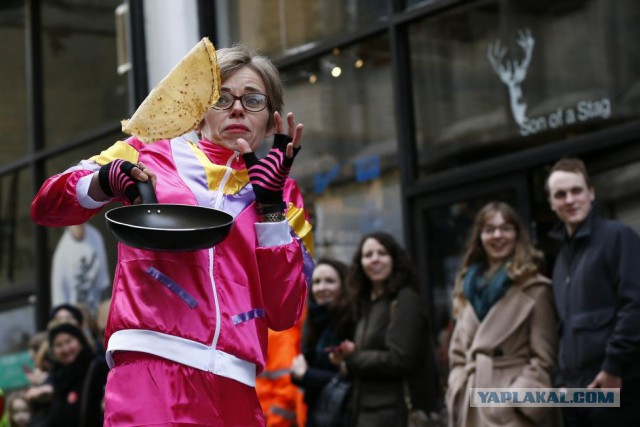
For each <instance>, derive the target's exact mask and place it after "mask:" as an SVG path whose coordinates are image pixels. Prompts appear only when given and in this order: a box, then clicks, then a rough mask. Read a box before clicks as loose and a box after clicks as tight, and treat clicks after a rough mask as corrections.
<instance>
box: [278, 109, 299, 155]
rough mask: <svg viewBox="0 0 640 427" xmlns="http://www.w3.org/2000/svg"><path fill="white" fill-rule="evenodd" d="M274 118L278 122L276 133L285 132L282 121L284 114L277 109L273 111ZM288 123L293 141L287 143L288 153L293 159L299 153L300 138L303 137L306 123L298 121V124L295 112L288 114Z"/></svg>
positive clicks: (288, 132) (289, 133) (288, 133)
mask: <svg viewBox="0 0 640 427" xmlns="http://www.w3.org/2000/svg"><path fill="white" fill-rule="evenodd" d="M273 119H274V121H275V123H276V134H278V133H279V134H283V133H284V124H283V123H282V116H280V113H278V112H277V111H276V112H275V113H273ZM287 124H288V125H289V130H288V131H287V135H288V136H289V138H291V142H290V143H288V144H287V148H286V155H287V157H288V158H290V159H291V158H293V156H294V153H297V152H298V150H299V149H300V140H301V139H302V130H303V129H304V125H303V124H302V123H298V124H297V125H296V121H295V119H294V117H293V113H291V112H289V114H287Z"/></svg>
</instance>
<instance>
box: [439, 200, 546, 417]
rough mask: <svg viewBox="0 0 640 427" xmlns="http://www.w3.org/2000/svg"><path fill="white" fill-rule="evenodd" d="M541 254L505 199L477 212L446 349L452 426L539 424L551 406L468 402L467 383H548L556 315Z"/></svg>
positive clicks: (528, 385) (493, 385)
mask: <svg viewBox="0 0 640 427" xmlns="http://www.w3.org/2000/svg"><path fill="white" fill-rule="evenodd" d="M541 261H542V254H541V253H540V252H539V251H537V250H536V249H535V248H534V247H533V245H532V243H531V239H530V237H529V233H528V232H527V229H526V227H525V226H524V223H523V222H522V220H521V219H520V217H519V216H518V214H517V213H516V212H515V211H514V210H513V208H511V207H510V206H509V205H508V204H506V203H502V202H491V203H488V204H487V205H485V206H484V207H483V208H482V209H480V211H479V212H478V214H477V215H476V218H475V222H474V226H473V229H472V232H471V236H470V238H469V242H468V243H467V248H466V251H465V253H464V256H463V259H462V267H461V269H460V271H459V273H458V276H457V278H456V284H455V290H454V301H453V313H454V317H455V318H456V320H457V322H456V326H455V329H454V331H453V335H452V339H451V344H450V347H449V364H450V368H451V370H450V373H449V379H448V383H449V384H448V389H447V397H446V400H447V408H448V410H449V426H456V427H462V426H464V427H468V426H495V425H500V426H514V427H515V426H535V425H541V424H544V423H545V422H549V421H550V419H549V417H550V411H549V408H543V407H506V406H499V407H470V406H469V394H470V389H471V388H473V387H477V388H531V387H551V386H552V377H551V375H552V370H553V367H554V361H555V356H556V347H557V337H556V332H555V324H556V316H555V312H554V307H553V294H552V289H551V283H550V281H549V280H548V279H547V278H546V277H543V276H542V275H541V274H540V273H539V266H540V263H541Z"/></svg>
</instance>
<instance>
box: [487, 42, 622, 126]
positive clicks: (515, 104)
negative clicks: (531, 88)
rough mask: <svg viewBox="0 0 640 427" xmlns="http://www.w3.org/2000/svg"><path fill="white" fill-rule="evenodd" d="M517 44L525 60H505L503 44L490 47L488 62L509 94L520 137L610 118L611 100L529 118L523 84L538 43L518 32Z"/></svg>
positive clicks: (590, 102)
mask: <svg viewBox="0 0 640 427" xmlns="http://www.w3.org/2000/svg"><path fill="white" fill-rule="evenodd" d="M516 43H517V44H518V45H519V46H520V47H521V48H522V50H524V58H523V59H522V60H521V61H518V60H516V59H509V58H507V60H505V55H506V54H507V48H506V47H504V46H502V45H501V43H500V40H497V41H496V42H495V43H493V44H490V45H489V48H488V49H487V58H488V59H489V62H490V63H491V66H492V67H493V70H494V71H495V72H496V74H497V75H498V76H499V77H500V80H502V82H503V83H504V84H505V85H506V86H507V89H508V90H509V98H510V102H511V113H512V114H513V119H514V120H515V122H516V123H517V124H518V127H519V128H520V135H522V136H527V135H533V134H536V133H538V132H542V131H546V130H548V129H555V128H559V127H561V126H564V125H571V124H574V123H577V122H584V121H587V120H592V119H597V118H602V119H608V118H609V117H611V101H610V100H609V98H602V99H593V100H587V99H585V100H580V101H578V102H577V103H576V104H575V106H572V107H558V108H557V109H556V110H555V111H552V112H551V113H549V114H546V115H541V116H538V117H527V103H526V102H525V98H524V93H523V92H522V83H523V82H524V79H525V78H526V77H527V70H528V68H529V64H530V63H531V58H532V56H533V47H534V45H535V40H534V38H533V37H532V36H531V32H530V31H529V30H520V31H518V39H517V40H516Z"/></svg>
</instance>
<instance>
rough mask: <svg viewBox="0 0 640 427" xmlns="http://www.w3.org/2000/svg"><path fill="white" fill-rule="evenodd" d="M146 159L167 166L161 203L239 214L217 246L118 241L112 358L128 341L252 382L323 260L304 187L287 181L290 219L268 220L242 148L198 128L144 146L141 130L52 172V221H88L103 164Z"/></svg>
mask: <svg viewBox="0 0 640 427" xmlns="http://www.w3.org/2000/svg"><path fill="white" fill-rule="evenodd" d="M114 159H123V160H128V161H130V162H132V163H138V162H143V163H144V164H145V165H146V166H147V167H148V168H149V169H151V170H152V171H154V173H155V174H156V175H157V177H158V180H157V187H156V194H157V197H158V201H159V203H172V204H188V205H199V206H208V207H213V208H216V209H220V210H223V211H225V212H228V213H230V214H231V215H232V216H233V217H234V218H235V222H234V224H233V226H232V228H231V231H230V233H229V235H228V237H227V238H226V239H225V240H224V241H223V242H222V243H220V244H218V245H217V246H215V247H214V248H211V249H204V250H196V251H188V252H154V251H148V250H142V249H135V248H132V247H129V246H126V245H124V244H122V243H119V244H118V263H117V268H116V271H115V275H114V287H113V295H112V302H111V310H110V313H109V319H108V323H107V328H106V332H105V344H106V346H107V359H108V360H109V361H110V363H111V365H113V359H112V357H111V356H112V354H113V352H116V351H122V350H124V351H136V352H143V353H149V354H153V355H155V356H159V357H161V358H164V359H168V360H172V361H175V362H178V363H180V364H183V365H186V366H190V367H193V368H197V369H200V370H203V371H208V372H212V373H214V374H216V375H219V376H222V377H226V378H229V379H232V380H236V381H238V382H240V383H242V384H246V385H248V386H254V385H255V377H256V375H258V374H259V373H260V372H261V371H262V370H263V368H264V364H265V354H266V347H267V328H271V329H274V330H276V331H277V330H283V329H287V328H289V327H291V326H292V325H293V324H294V323H296V322H297V321H298V319H299V318H300V316H301V314H302V311H303V306H304V301H305V297H306V292H307V280H308V279H309V278H310V277H311V272H312V269H313V262H312V255H313V253H312V250H313V249H312V248H313V236H312V230H311V225H310V224H309V222H308V216H307V213H306V211H305V210H304V206H303V200H302V196H301V194H300V191H299V189H298V187H297V185H296V183H295V182H294V181H293V180H292V179H287V181H286V185H285V189H284V199H285V202H286V203H287V205H288V208H287V213H286V217H287V221H283V222H280V223H258V222H257V217H256V213H255V209H254V206H253V205H254V193H253V190H252V188H251V184H250V183H249V179H248V174H247V170H246V167H245V165H244V161H243V159H242V157H241V156H238V153H236V152H234V151H231V150H228V149H226V148H224V147H220V146H218V145H215V144H212V143H210V142H208V141H199V140H198V137H197V136H196V134H195V133H193V132H192V133H189V134H186V135H183V136H181V137H178V138H174V139H172V140H165V141H158V142H155V143H153V144H144V143H142V142H140V141H139V140H138V139H136V138H135V137H132V138H129V139H127V140H126V141H118V142H116V143H115V144H114V145H112V146H111V147H110V148H109V149H107V150H105V151H103V152H102V153H100V154H99V155H97V156H94V157H92V158H91V159H89V160H83V161H82V162H80V163H79V164H78V165H77V166H75V167H72V168H70V169H68V170H67V171H65V172H63V173H61V174H59V175H55V176H52V177H51V178H49V179H48V180H47V181H46V182H45V183H44V184H43V185H42V187H41V189H40V191H39V192H38V194H37V195H36V197H35V199H34V201H33V203H32V206H31V216H32V219H33V220H34V221H35V222H36V223H38V224H40V225H45V226H65V225H71V224H78V223H82V222H85V221H87V220H88V219H89V218H91V217H92V216H93V215H95V214H97V213H98V212H99V211H100V210H101V209H102V207H103V206H104V204H105V202H96V201H94V200H92V199H91V198H90V197H89V196H88V195H87V190H88V186H89V182H90V180H91V177H92V175H93V173H94V172H96V171H97V170H98V169H99V168H100V166H102V165H104V164H106V163H108V162H110V161H112V160H114Z"/></svg>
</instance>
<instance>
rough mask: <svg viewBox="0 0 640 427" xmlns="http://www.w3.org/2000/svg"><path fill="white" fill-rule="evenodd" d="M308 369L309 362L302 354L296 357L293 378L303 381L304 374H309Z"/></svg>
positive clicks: (292, 365) (292, 366) (292, 372)
mask: <svg viewBox="0 0 640 427" xmlns="http://www.w3.org/2000/svg"><path fill="white" fill-rule="evenodd" d="M307 369H309V366H308V365H307V360H306V359H305V358H304V356H303V355H302V354H299V355H297V356H296V357H294V359H293V363H292V364H291V376H292V377H293V378H295V379H297V380H301V379H302V377H304V374H306V373H307Z"/></svg>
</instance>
